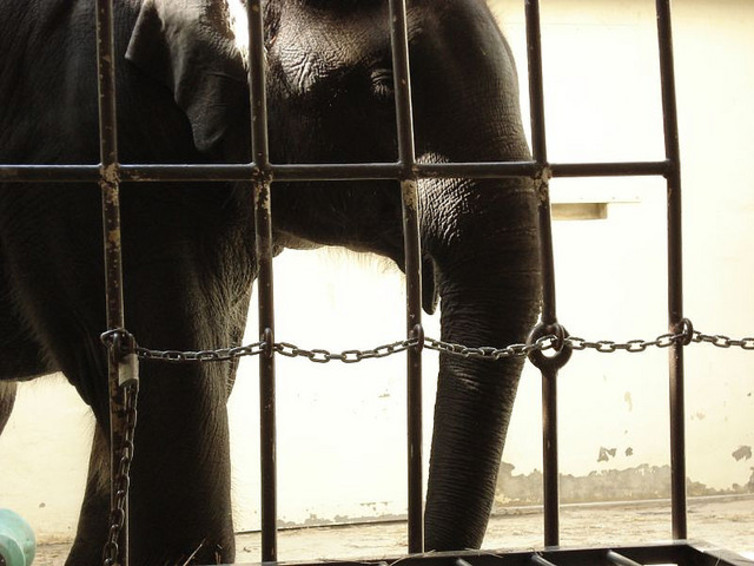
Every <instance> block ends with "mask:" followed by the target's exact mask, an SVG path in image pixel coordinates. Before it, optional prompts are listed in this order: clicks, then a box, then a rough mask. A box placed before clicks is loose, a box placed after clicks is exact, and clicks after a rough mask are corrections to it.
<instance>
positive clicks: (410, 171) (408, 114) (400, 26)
mask: <svg viewBox="0 0 754 566" xmlns="http://www.w3.org/2000/svg"><path fill="white" fill-rule="evenodd" d="M406 19H407V17H406V1H405V0H390V39H391V45H392V60H393V84H394V85H395V107H396V126H397V134H398V159H399V163H400V166H401V196H402V201H403V242H404V253H405V272H406V327H407V335H408V337H409V338H420V339H421V338H422V337H423V331H422V327H421V301H422V293H421V240H420V232H419V195H418V184H417V180H416V171H415V158H416V157H415V147H414V128H413V111H412V108H411V80H410V69H409V55H408V26H407V22H406ZM407 356H408V359H407V386H406V387H407V431H408V433H407V437H408V446H407V449H408V551H409V553H418V552H423V551H424V512H423V507H424V496H423V481H422V357H421V343H420V344H419V345H417V346H416V347H413V348H409V350H408V353H407Z"/></svg>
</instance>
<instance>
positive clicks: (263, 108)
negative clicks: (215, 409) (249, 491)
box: [247, 0, 278, 562]
mask: <svg viewBox="0 0 754 566" xmlns="http://www.w3.org/2000/svg"><path fill="white" fill-rule="evenodd" d="M247 10H248V12H247V13H248V19H249V84H250V88H249V91H250V104H251V144H252V154H253V159H254V167H253V170H252V171H251V176H252V177H253V178H254V224H255V232H256V260H257V266H258V274H257V285H258V295H259V305H258V306H259V334H260V340H262V341H264V342H265V344H266V355H263V356H260V357H259V405H260V407H259V418H260V427H259V434H260V442H259V446H260V465H261V483H262V493H261V523H262V545H261V546H262V549H261V554H262V562H276V561H277V553H278V549H277V464H276V460H277V458H276V452H277V430H276V429H277V423H276V420H277V419H276V410H275V408H276V400H275V356H274V350H273V343H274V339H275V310H274V309H275V307H274V294H273V271H272V256H273V251H272V198H271V196H272V195H271V179H272V176H271V171H270V156H269V143H268V129H267V98H266V92H265V84H266V83H265V67H264V65H265V61H264V23H263V15H262V6H261V1H260V0H250V1H249V2H248V4H247Z"/></svg>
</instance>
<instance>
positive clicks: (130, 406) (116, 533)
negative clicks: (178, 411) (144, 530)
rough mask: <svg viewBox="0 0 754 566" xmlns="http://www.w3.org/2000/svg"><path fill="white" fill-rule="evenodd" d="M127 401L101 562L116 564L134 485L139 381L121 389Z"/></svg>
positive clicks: (108, 564)
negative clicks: (132, 467) (132, 472)
mask: <svg viewBox="0 0 754 566" xmlns="http://www.w3.org/2000/svg"><path fill="white" fill-rule="evenodd" d="M122 391H123V395H124V400H125V409H124V410H125V417H126V422H125V427H124V430H123V443H122V445H121V447H120V450H119V451H118V452H119V454H120V458H119V460H118V472H117V474H116V475H115V476H114V479H115V481H114V484H115V495H114V497H113V502H112V507H111V509H110V529H109V531H108V535H107V543H106V544H105V547H104V549H103V551H102V564H103V565H104V566H115V565H116V564H119V556H120V547H119V544H118V540H119V539H120V534H121V532H122V531H123V527H124V526H125V523H126V503H127V501H128V490H129V488H130V486H131V462H132V460H133V456H134V434H135V432H136V417H137V415H136V403H137V400H138V394H139V382H138V381H133V382H130V383H128V384H126V385H124V386H123V388H122Z"/></svg>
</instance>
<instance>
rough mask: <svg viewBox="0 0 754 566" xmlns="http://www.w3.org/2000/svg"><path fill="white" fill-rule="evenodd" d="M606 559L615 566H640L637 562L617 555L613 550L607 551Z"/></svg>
mask: <svg viewBox="0 0 754 566" xmlns="http://www.w3.org/2000/svg"><path fill="white" fill-rule="evenodd" d="M607 559H608V560H609V561H610V562H612V563H613V564H615V565H616V566H642V565H641V564H640V563H639V562H636V561H635V560H631V559H630V558H626V557H625V556H623V555H622V554H618V553H617V552H615V551H613V550H608V551H607Z"/></svg>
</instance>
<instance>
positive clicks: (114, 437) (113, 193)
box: [96, 0, 129, 566]
mask: <svg viewBox="0 0 754 566" xmlns="http://www.w3.org/2000/svg"><path fill="white" fill-rule="evenodd" d="M96 12H97V13H96V33H97V85H98V94H99V129H100V132H99V134H100V136H99V137H100V139H99V143H100V181H99V185H100V190H101V193H102V227H103V239H104V250H105V251H104V254H105V257H104V260H105V296H106V301H107V327H108V330H113V329H117V328H123V327H124V326H125V320H124V319H125V316H124V312H123V311H124V308H123V261H122V254H121V229H120V191H119V179H118V135H117V120H116V110H115V107H116V104H115V57H114V55H113V54H114V51H115V50H114V40H113V2H112V0H97V4H96ZM115 355H116V352H115V350H114V349H113V348H111V349H110V354H109V359H108V383H109V392H110V466H111V468H110V469H111V470H112V471H113V473H111V474H110V481H111V485H110V501H111V507H112V505H113V504H114V502H115V494H116V491H117V489H118V488H117V486H116V484H115V482H116V477H115V476H116V474H115V473H114V472H115V470H117V469H118V461H119V458H120V456H119V454H118V453H117V451H118V447H119V446H121V445H122V444H123V431H124V430H125V398H124V396H123V391H122V389H121V387H120V386H119V383H118V381H119V380H118V360H117V359H115ZM124 511H125V520H124V525H123V529H122V530H121V535H120V540H119V541H118V545H119V550H120V552H119V556H120V561H121V562H120V563H121V564H122V565H123V566H128V564H129V535H128V530H129V529H128V523H129V512H128V500H126V503H125V506H124Z"/></svg>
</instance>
